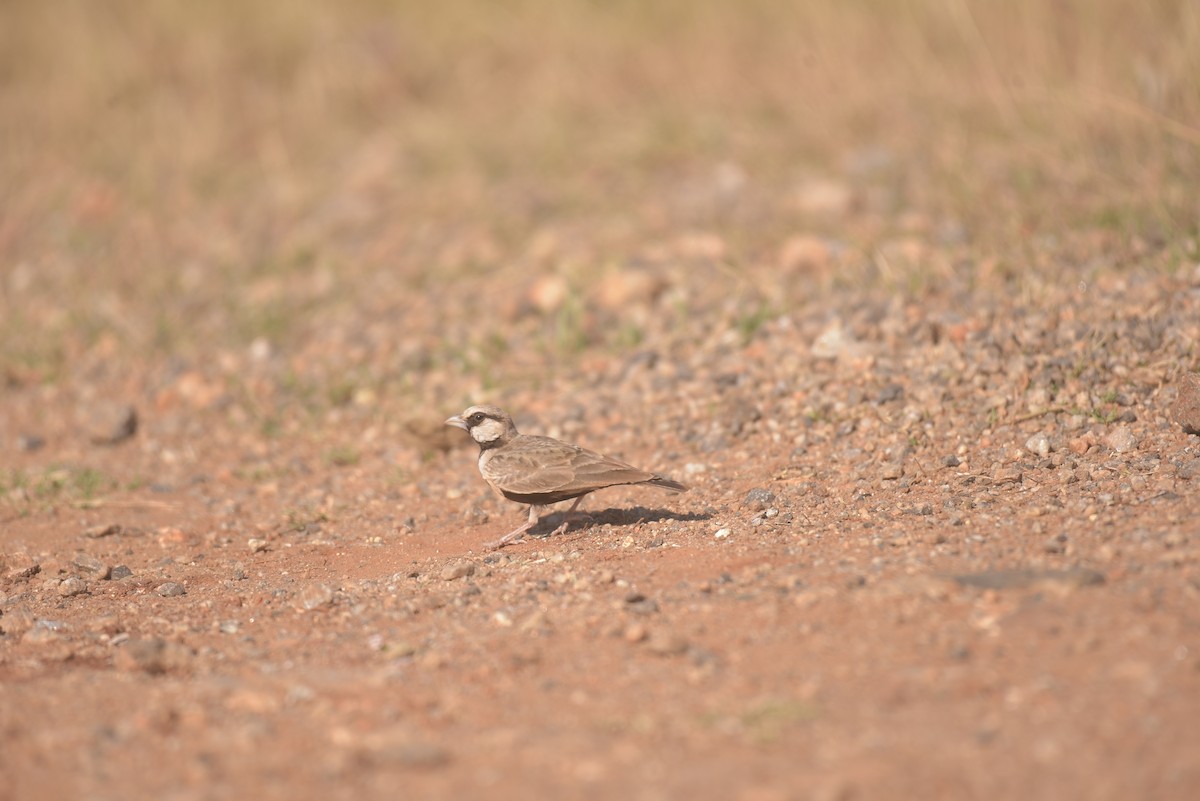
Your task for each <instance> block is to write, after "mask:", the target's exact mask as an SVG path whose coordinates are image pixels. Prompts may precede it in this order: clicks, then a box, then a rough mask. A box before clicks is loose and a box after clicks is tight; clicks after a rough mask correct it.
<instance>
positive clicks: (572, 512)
mask: <svg viewBox="0 0 1200 801" xmlns="http://www.w3.org/2000/svg"><path fill="white" fill-rule="evenodd" d="M582 500H583V496H582V495H580V496H579V497H578V498H576V499H575V502H574V503H573V504H571V508H570V509H568V510H567V511H566V512H565V513H563V521H562V524H561V525H559V527H558V528H556V529H554V532H553V533H552V534H551V535H550V536H552V537H554V536H557V535H559V534H562V533H563V532H565V531H566V530H567V526H568V525H570V523H571V518H573V517H575V518H579V517H587V515H586V514H584V513H582V512H580V513H579V514H578V515H577V514H575V507H576V506H578V505H579V502H580V501H582Z"/></svg>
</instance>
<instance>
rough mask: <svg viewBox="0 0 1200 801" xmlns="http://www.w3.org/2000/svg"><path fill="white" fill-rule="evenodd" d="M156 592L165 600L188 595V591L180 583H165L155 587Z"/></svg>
mask: <svg viewBox="0 0 1200 801" xmlns="http://www.w3.org/2000/svg"><path fill="white" fill-rule="evenodd" d="M154 591H155V592H157V593H158V594H159V595H161V596H162V597H164V598H176V597H178V596H180V595H184V594H186V593H187V590H185V589H184V588H183V585H182V584H180V583H179V582H178V581H167V582H163V583H162V584H159V585H158V586H157V587H155V588H154Z"/></svg>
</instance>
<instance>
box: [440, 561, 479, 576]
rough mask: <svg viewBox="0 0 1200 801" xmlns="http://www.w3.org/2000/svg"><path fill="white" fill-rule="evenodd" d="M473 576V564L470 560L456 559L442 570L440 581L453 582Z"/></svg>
mask: <svg viewBox="0 0 1200 801" xmlns="http://www.w3.org/2000/svg"><path fill="white" fill-rule="evenodd" d="M473 575H475V563H474V562H472V561H471V560H470V559H457V560H455V561H453V562H451V563H449V564H448V565H446V566H445V567H443V568H442V581H454V580H455V579H460V578H466V577H467V576H473Z"/></svg>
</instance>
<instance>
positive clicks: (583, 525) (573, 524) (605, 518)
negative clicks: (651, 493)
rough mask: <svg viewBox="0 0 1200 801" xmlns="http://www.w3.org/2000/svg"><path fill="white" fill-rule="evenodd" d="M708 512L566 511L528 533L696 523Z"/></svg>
mask: <svg viewBox="0 0 1200 801" xmlns="http://www.w3.org/2000/svg"><path fill="white" fill-rule="evenodd" d="M710 519H712V515H711V514H709V513H708V512H676V511H673V510H671V509H650V508H648V507H645V506H633V507H628V508H613V509H599V510H597V511H594V512H588V511H578V512H575V513H574V514H573V515H571V516H570V517H568V516H567V513H566V512H553V513H551V514H548V515H546V516H545V517H543V518H541V519H540V520H539V521H538V524H537V526H536V527H535V528H534V529H533V530H532V531H530V532H529V533H530V534H531V535H532V536H535V537H545V536H548V535H549V534H551V533H552V532H554V531H556V530H557V529H558V527H559V526H561V525H562V524H563V522H564V521H566V522H568V523H569V525H568V526H567V530H566V531H565V532H563V533H564V534H570V533H572V532H578V531H583V530H586V529H590V528H595V527H596V526H606V525H607V526H635V525H638V524H639V523H659V522H661V521H663V520H679V521H684V522H687V521H695V520H710Z"/></svg>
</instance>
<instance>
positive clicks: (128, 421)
mask: <svg viewBox="0 0 1200 801" xmlns="http://www.w3.org/2000/svg"><path fill="white" fill-rule="evenodd" d="M82 417H83V420H82V422H83V426H84V429H85V430H86V432H87V435H88V439H90V440H91V441H92V442H93V443H95V444H96V445H116V444H117V443H118V442H122V441H124V440H127V439H129V438H130V437H132V436H133V435H134V434H135V433H136V432H137V426H138V414H137V409H135V408H134V407H133V406H132V405H130V404H128V403H119V402H115V401H110V402H99V403H95V404H93V405H91V406H89V407H88V408H87V409H85V410H84V411H83V415H82Z"/></svg>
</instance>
